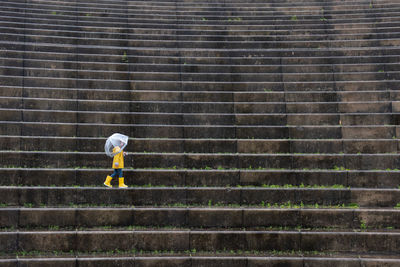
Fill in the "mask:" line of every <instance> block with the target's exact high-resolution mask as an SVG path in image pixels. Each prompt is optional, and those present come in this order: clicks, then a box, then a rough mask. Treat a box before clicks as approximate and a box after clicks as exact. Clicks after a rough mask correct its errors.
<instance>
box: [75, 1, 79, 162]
mask: <svg viewBox="0 0 400 267" xmlns="http://www.w3.org/2000/svg"><path fill="white" fill-rule="evenodd" d="M78 25H79V18H78V0H75V26H76V28H78ZM78 52H79V49H78V38H76V39H75V89H77V87H78V84H79V70H78ZM78 99H79V91H78V90H76V93H75V108H76V112H75V113H76V115H75V116H76V117H75V137H78V132H79V131H78V128H79V126H78V125H79V124H78V122H79V100H78ZM75 140H77V139H75ZM75 142H77V141H75ZM76 157H77V155H76V154H75V166H76V165H77V160H76Z"/></svg>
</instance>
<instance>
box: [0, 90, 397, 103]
mask: <svg viewBox="0 0 400 267" xmlns="http://www.w3.org/2000/svg"><path fill="white" fill-rule="evenodd" d="M0 88H1V90H0V95H1V97H24V99H26V100H29V99H30V98H32V99H35V100H37V101H41V100H42V99H43V98H48V99H54V100H55V101H57V99H59V100H61V99H62V100H65V99H68V100H70V101H72V100H75V101H79V100H90V101H95V100H98V101H105V100H111V101H120V102H126V101H184V102H267V103H269V102H287V103H292V102H309V103H310V102H361V101H369V102H372V101H399V100H400V93H399V92H398V91H394V90H379V91H377V90H375V91H347V92H346V91H339V92H338V91H336V92H334V91H333V92H332V91H307V92H302V91H297V92H296V91H292V92H283V91H281V92H280V91H253V92H229V91H226V92H224V91H196V92H195V91H183V92H182V91H160V90H158V91H157V90H153V91H146V90H142V91H127V90H101V89H62V88H40V87H19V86H0ZM49 101H50V100H49ZM393 103H394V104H396V102H393Z"/></svg>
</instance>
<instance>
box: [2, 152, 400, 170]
mask: <svg viewBox="0 0 400 267" xmlns="http://www.w3.org/2000/svg"><path fill="white" fill-rule="evenodd" d="M0 155H2V158H3V159H2V160H1V163H0V164H1V167H3V168H4V167H10V166H11V167H13V168H19V167H28V168H76V167H79V166H84V167H86V168H108V167H111V165H112V164H111V163H112V160H111V159H109V158H108V157H106V156H105V155H104V152H51V151H49V152H43V151H41V152H30V151H20V152H19V151H0ZM399 158H400V157H399V156H398V154H397V153H396V154H391V153H387V154H316V153H315V154H291V153H286V154H242V153H240V154H236V153H235V154H232V153H221V154H203V153H147V152H146V153H143V152H142V153H139V152H132V153H130V154H129V156H126V157H125V166H126V168H132V167H134V168H181V169H182V168H188V169H192V168H196V169H204V168H212V169H218V168H223V169H234V168H239V169H281V168H284V169H300V170H301V169H330V170H333V169H335V168H338V166H339V167H340V166H342V167H343V168H345V169H350V170H376V169H378V170H386V169H392V170H393V169H396V168H398V166H399V162H398V161H399Z"/></svg>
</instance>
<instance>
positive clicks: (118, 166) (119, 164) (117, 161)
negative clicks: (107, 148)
mask: <svg viewBox="0 0 400 267" xmlns="http://www.w3.org/2000/svg"><path fill="white" fill-rule="evenodd" d="M120 146H121V147H123V146H124V143H123V142H121V143H120ZM120 150H121V148H120V147H119V146H116V147H114V148H113V154H115V153H117V154H116V155H115V156H114V159H113V165H112V168H113V169H114V173H113V174H111V175H109V176H107V178H106V181H105V182H104V185H105V186H107V187H112V185H111V184H110V183H111V180H112V179H113V178H114V177H115V176H118V178H119V188H126V187H128V186H127V185H126V184H125V183H124V177H123V173H122V169H123V168H124V156H126V155H127V153H125V152H124V151H123V150H121V151H120Z"/></svg>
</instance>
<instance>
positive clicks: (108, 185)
mask: <svg viewBox="0 0 400 267" xmlns="http://www.w3.org/2000/svg"><path fill="white" fill-rule="evenodd" d="M111 180H112V177H111V176H107V178H106V181H105V182H104V185H105V186H107V187H112V185H111V184H110V182H111Z"/></svg>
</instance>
